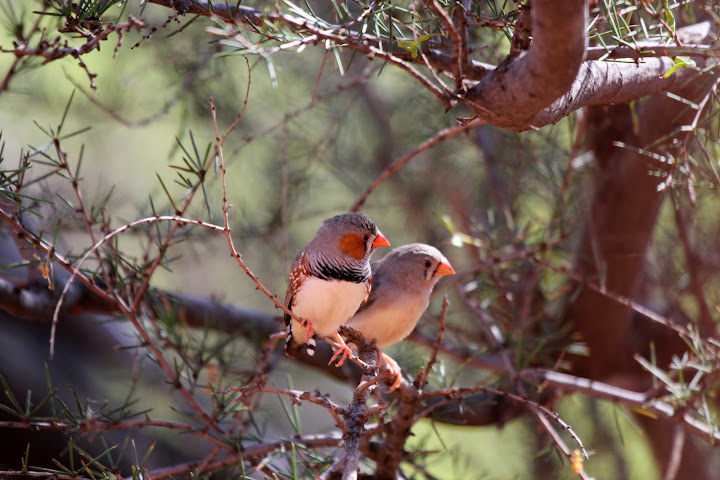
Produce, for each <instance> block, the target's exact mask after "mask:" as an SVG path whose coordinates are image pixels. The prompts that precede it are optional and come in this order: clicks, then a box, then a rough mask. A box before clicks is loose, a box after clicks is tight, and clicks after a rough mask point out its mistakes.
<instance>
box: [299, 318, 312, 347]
mask: <svg viewBox="0 0 720 480" xmlns="http://www.w3.org/2000/svg"><path fill="white" fill-rule="evenodd" d="M300 325H301V326H302V327H303V328H305V343H310V339H311V338H312V337H313V335H314V334H315V331H314V330H313V327H312V323H310V320H308V319H307V318H301V319H300Z"/></svg>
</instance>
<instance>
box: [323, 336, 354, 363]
mask: <svg viewBox="0 0 720 480" xmlns="http://www.w3.org/2000/svg"><path fill="white" fill-rule="evenodd" d="M333 338H334V339H335V341H336V342H337V343H338V345H339V347H338V349H337V350H335V353H334V354H333V356H332V358H331V359H330V362H329V363H328V365H332V363H333V362H334V361H335V359H336V358H337V357H338V356H340V360H338V362H337V364H336V365H335V366H336V367H341V366H342V364H343V363H345V359H347V358H353V352H352V350H350V347H348V346H347V344H346V343H345V340H343V338H342V337H341V336H340V334H339V333H338V332H335V333H334V334H333Z"/></svg>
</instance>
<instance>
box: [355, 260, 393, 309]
mask: <svg viewBox="0 0 720 480" xmlns="http://www.w3.org/2000/svg"><path fill="white" fill-rule="evenodd" d="M371 267H372V276H371V277H370V296H369V297H368V299H367V301H366V302H364V303H361V304H360V308H358V310H357V312H355V313H356V314H358V313H360V312H362V311H363V310H367V309H368V308H370V306H371V305H372V304H373V303H375V301H376V300H377V298H378V291H379V290H380V289H381V288H382V285H383V284H384V283H386V282H387V278H386V276H385V274H384V273H383V269H382V260H379V261H377V262H373V263H372V264H371Z"/></svg>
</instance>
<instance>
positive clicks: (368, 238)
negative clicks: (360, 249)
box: [363, 235, 370, 243]
mask: <svg viewBox="0 0 720 480" xmlns="http://www.w3.org/2000/svg"><path fill="white" fill-rule="evenodd" d="M368 240H370V235H363V242H366V243H367V241H368Z"/></svg>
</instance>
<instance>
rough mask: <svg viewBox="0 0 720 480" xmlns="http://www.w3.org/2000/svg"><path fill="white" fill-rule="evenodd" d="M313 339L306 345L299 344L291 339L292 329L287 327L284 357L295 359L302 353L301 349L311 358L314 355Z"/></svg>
mask: <svg viewBox="0 0 720 480" xmlns="http://www.w3.org/2000/svg"><path fill="white" fill-rule="evenodd" d="M315 345H316V343H315V339H314V338H311V339H309V340H308V343H300V342H298V341H297V340H295V338H294V337H293V334H292V329H291V328H290V325H288V333H287V338H286V339H285V355H287V356H288V357H297V356H298V355H300V352H302V350H303V348H307V353H308V355H310V356H311V357H312V356H313V355H315Z"/></svg>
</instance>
